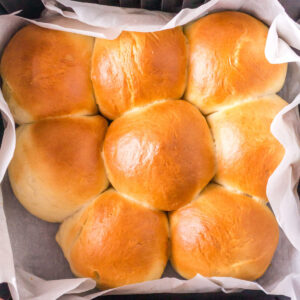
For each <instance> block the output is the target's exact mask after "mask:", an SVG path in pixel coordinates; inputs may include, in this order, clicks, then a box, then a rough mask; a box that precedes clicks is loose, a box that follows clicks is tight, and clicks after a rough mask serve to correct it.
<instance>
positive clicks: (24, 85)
mask: <svg viewBox="0 0 300 300" xmlns="http://www.w3.org/2000/svg"><path fill="white" fill-rule="evenodd" d="M93 41H94V39H93V38H91V37H88V36H84V35H78V34H73V33H67V32H62V31H56V30H49V29H44V28H41V27H38V26H35V25H28V26H26V27H24V28H22V29H21V30H20V31H18V32H17V33H16V34H15V35H14V37H13V38H12V39H11V40H10V42H9V43H8V45H7V47H6V48H5V50H4V54H3V56H2V59H1V76H2V79H3V92H4V96H5V99H6V101H7V102H8V104H9V106H10V109H11V111H12V113H13V116H14V118H15V121H16V122H17V123H18V124H22V123H28V122H32V121H35V120H40V119H44V118H47V117H56V116H63V115H84V114H94V113H96V112H97V108H96V104H95V101H94V97H93V90H92V83H91V79H90V72H91V71H90V70H91V56H92V49H93Z"/></svg>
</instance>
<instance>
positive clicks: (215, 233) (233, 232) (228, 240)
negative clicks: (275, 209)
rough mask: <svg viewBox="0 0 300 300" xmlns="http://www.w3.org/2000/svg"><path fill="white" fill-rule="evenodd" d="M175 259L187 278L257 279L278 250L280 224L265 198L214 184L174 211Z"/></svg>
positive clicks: (173, 252)
mask: <svg viewBox="0 0 300 300" xmlns="http://www.w3.org/2000/svg"><path fill="white" fill-rule="evenodd" d="M170 230H171V262H172V265H173V267H174V268H175V270H176V271H177V272H178V273H179V274H180V275H181V276H183V277H184V278H187V279H189V278H192V277H194V276H195V275H196V274H197V273H199V274H201V275H203V276H207V277H212V276H220V277H224V276H226V277H236V278H240V279H244V280H255V279H257V278H258V277H260V276H262V275H263V273H264V272H265V270H266V269H267V267H268V266H269V264H270V262H271V259H272V256H273V254H274V252H275V249H276V246H277V243H278V239H279V230H278V226H277V223H276V219H275V218H274V216H273V214H272V213H271V211H270V210H269V209H268V208H267V207H266V206H265V205H263V204H260V203H259V202H257V201H255V200H253V199H251V198H249V197H247V196H244V195H242V194H235V193H232V192H230V191H228V190H226V189H224V188H223V187H221V186H218V185H214V184H211V185H209V186H208V187H207V188H206V189H205V190H204V191H203V192H202V193H201V194H200V196H199V198H198V199H197V200H195V201H194V202H192V203H190V204H188V205H186V206H184V207H182V208H181V209H179V210H177V211H175V212H173V213H171V215H170Z"/></svg>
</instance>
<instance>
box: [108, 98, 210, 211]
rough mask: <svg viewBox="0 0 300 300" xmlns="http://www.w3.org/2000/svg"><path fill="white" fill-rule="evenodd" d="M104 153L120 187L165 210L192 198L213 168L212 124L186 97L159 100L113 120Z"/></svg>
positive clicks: (119, 188) (172, 208) (132, 195)
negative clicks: (183, 99) (182, 98)
mask: <svg viewBox="0 0 300 300" xmlns="http://www.w3.org/2000/svg"><path fill="white" fill-rule="evenodd" d="M103 154H104V155H103V157H104V163H105V167H106V171H107V175H108V178H109V180H110V182H111V183H112V185H113V186H114V187H115V188H116V189H117V190H118V191H120V192H122V193H124V194H126V195H128V196H130V197H132V198H134V199H136V200H138V201H143V202H145V203H148V204H150V205H151V206H153V207H155V208H157V209H161V210H167V211H170V210H174V209H177V208H178V207H180V206H182V205H184V204H185V203H187V202H189V201H191V200H192V199H193V198H194V197H195V196H196V195H197V193H199V191H200V190H201V189H202V188H203V187H204V186H205V185H206V184H207V183H208V182H209V180H210V179H211V178H212V177H213V175H214V173H215V157H214V148H213V141H212V137H211V134H210V131H209V128H208V125H207V123H206V121H205V119H204V117H203V116H202V115H201V113H200V112H199V111H198V110H197V108H195V107H194V106H193V105H191V104H189V103H188V102H186V101H182V100H167V101H161V102H156V103H154V104H151V105H148V106H147V107H143V108H138V109H135V110H134V111H130V112H128V113H126V114H125V115H123V116H122V117H120V118H118V119H117V120H115V121H114V122H113V123H112V124H111V125H110V127H109V129H108V131H107V134H106V137H105V140H104V146H103Z"/></svg>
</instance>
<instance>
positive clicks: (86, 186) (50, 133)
mask: <svg viewBox="0 0 300 300" xmlns="http://www.w3.org/2000/svg"><path fill="white" fill-rule="evenodd" d="M106 129H107V121H106V120H105V119H104V118H102V117H100V116H95V117H72V118H71V117H66V118H57V119H49V120H44V121H40V122H36V123H34V124H31V125H23V126H20V127H19V128H18V130H17V145H16V150H15V154H14V157H13V159H12V161H11V163H10V166H9V178H10V182H11V185H12V188H13V191H14V193H15V195H16V196H17V198H18V199H19V201H20V202H21V203H22V204H23V205H24V206H25V207H26V209H28V210H29V211H30V212H31V213H32V214H34V215H35V216H37V217H39V218H41V219H43V220H46V221H51V222H58V221H62V220H63V219H64V218H65V217H67V216H69V215H71V214H72V213H74V212H75V211H76V210H77V209H78V208H79V207H80V206H81V205H82V204H83V203H86V202H87V201H89V200H91V199H92V198H93V197H95V196H96V195H98V194H99V193H100V192H101V191H102V190H103V189H105V188H106V187H107V185H108V181H107V178H106V175H105V170H104V165H103V160H102V158H101V149H102V143H103V139H104V135H105V132H106Z"/></svg>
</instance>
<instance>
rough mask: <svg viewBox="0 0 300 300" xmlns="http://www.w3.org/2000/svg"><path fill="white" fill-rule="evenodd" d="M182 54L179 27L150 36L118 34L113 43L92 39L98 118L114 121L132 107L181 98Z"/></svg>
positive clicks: (183, 80)
mask: <svg viewBox="0 0 300 300" xmlns="http://www.w3.org/2000/svg"><path fill="white" fill-rule="evenodd" d="M186 52H187V51H186V40H185V37H184V35H183V33H182V29H181V27H177V28H175V29H171V30H164V31H159V32H152V33H139V32H122V33H121V35H120V36H119V37H118V38H117V39H115V40H105V39H96V42H95V47H94V52H93V59H92V81H93V86H94V90H95V95H96V99H97V103H98V105H99V107H100V110H101V112H102V114H104V115H105V116H106V117H108V118H110V119H115V118H116V117H118V116H120V115H121V114H122V113H123V112H125V111H127V110H129V109H131V108H134V107H136V106H140V105H144V104H147V103H150V102H153V101H155V100H160V99H168V98H169V99H179V98H181V96H182V95H183V92H184V89H185V84H186V73H187V71H186V68H187V65H186V63H187V58H186V56H187V53H186Z"/></svg>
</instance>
